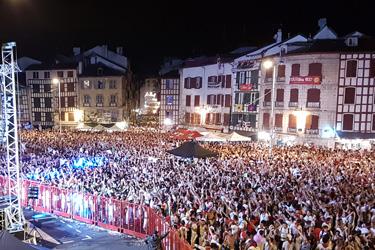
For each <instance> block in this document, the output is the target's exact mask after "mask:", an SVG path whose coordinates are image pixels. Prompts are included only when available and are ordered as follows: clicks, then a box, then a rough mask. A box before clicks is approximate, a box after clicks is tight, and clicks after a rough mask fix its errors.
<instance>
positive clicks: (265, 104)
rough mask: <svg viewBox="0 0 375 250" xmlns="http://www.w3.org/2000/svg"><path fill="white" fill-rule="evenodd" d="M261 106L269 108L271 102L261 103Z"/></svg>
mask: <svg viewBox="0 0 375 250" xmlns="http://www.w3.org/2000/svg"><path fill="white" fill-rule="evenodd" d="M263 106H264V107H267V106H271V102H263Z"/></svg>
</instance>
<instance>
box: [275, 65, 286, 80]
mask: <svg viewBox="0 0 375 250" xmlns="http://www.w3.org/2000/svg"><path fill="white" fill-rule="evenodd" d="M277 77H279V78H281V77H285V65H284V64H282V65H279V66H277Z"/></svg>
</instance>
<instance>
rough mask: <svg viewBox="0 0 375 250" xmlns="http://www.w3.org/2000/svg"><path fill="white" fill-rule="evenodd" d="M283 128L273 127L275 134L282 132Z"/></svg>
mask: <svg viewBox="0 0 375 250" xmlns="http://www.w3.org/2000/svg"><path fill="white" fill-rule="evenodd" d="M282 131H283V128H282V127H275V132H282Z"/></svg>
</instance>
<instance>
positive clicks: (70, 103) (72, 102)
mask: <svg viewBox="0 0 375 250" xmlns="http://www.w3.org/2000/svg"><path fill="white" fill-rule="evenodd" d="M74 104H75V101H74V96H68V107H69V108H72V107H74V106H75V105H74Z"/></svg>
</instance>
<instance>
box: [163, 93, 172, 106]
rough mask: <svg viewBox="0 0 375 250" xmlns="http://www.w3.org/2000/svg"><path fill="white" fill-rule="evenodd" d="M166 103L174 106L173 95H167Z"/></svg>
mask: <svg viewBox="0 0 375 250" xmlns="http://www.w3.org/2000/svg"><path fill="white" fill-rule="evenodd" d="M165 103H166V104H167V105H172V104H173V95H167V96H166V97H165Z"/></svg>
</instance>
